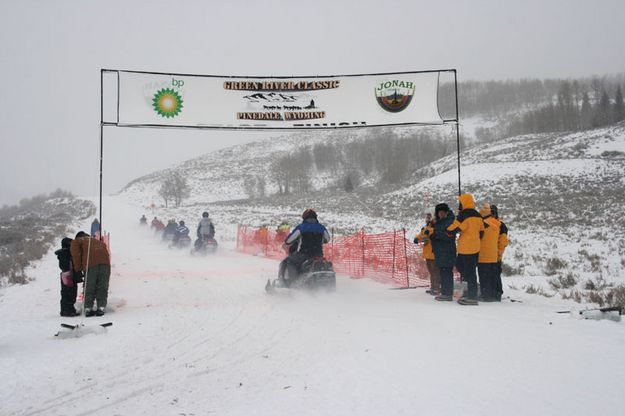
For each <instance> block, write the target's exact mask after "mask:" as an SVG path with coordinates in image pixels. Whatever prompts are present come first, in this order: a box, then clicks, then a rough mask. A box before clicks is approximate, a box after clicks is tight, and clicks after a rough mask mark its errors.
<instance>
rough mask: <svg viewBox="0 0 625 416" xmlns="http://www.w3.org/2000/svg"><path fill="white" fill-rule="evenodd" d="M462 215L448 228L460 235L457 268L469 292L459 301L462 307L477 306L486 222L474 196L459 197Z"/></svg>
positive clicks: (464, 195)
mask: <svg viewBox="0 0 625 416" xmlns="http://www.w3.org/2000/svg"><path fill="white" fill-rule="evenodd" d="M458 200H459V202H460V205H459V208H460V213H459V214H458V217H457V218H456V220H455V221H454V222H453V223H452V224H451V225H450V226H449V227H448V228H447V231H450V232H452V233H460V237H459V238H458V257H457V259H456V267H457V268H458V271H459V272H460V275H461V276H462V280H463V281H465V282H467V286H468V292H467V294H466V295H463V296H462V298H460V299H458V303H459V304H461V305H477V304H478V301H477V273H476V270H477V260H478V256H479V253H480V240H481V238H482V235H483V233H484V221H483V220H482V217H481V216H480V213H479V212H477V211H476V210H475V201H474V199H473V195H471V194H463V195H460V196H459V197H458Z"/></svg>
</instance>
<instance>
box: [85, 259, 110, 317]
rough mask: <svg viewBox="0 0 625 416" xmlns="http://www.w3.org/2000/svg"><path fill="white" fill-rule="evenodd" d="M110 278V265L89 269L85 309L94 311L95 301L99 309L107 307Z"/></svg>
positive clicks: (86, 280) (86, 281)
mask: <svg viewBox="0 0 625 416" xmlns="http://www.w3.org/2000/svg"><path fill="white" fill-rule="evenodd" d="M110 277H111V265H110V264H99V265H97V266H93V267H90V268H89V270H88V271H87V276H86V279H85V308H87V309H93V302H94V301H97V303H98V308H104V307H105V306H106V301H107V299H108V295H109V279H110Z"/></svg>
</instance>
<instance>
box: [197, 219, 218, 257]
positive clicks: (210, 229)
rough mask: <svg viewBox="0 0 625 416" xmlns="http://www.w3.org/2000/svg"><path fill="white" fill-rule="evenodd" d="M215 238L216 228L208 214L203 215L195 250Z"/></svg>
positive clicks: (198, 227)
mask: <svg viewBox="0 0 625 416" xmlns="http://www.w3.org/2000/svg"><path fill="white" fill-rule="evenodd" d="M214 238H215V226H214V225H213V222H212V221H211V220H210V218H209V217H208V212H206V211H204V212H203V213H202V219H201V220H200V222H199V224H198V225H197V241H196V242H195V248H200V247H202V246H203V245H204V244H206V242H207V241H209V240H212V239H214Z"/></svg>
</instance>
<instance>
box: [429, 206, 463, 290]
mask: <svg viewBox="0 0 625 416" xmlns="http://www.w3.org/2000/svg"><path fill="white" fill-rule="evenodd" d="M434 216H435V218H434V219H433V220H432V221H431V222H430V229H428V228H427V227H426V228H425V230H424V232H423V233H424V234H425V235H426V236H427V237H429V239H430V242H431V244H432V252H433V253H434V261H435V263H436V267H438V271H439V276H440V283H441V293H440V295H438V296H436V297H435V298H434V299H436V300H438V301H451V300H452V299H453V291H454V275H453V268H454V265H455V263H456V238H455V235H454V234H453V233H450V232H449V231H447V228H448V227H450V226H451V224H453V222H454V221H455V219H456V217H455V216H454V212H453V211H452V210H451V209H450V208H449V206H448V205H447V204H438V205H436V207H435V209H434Z"/></svg>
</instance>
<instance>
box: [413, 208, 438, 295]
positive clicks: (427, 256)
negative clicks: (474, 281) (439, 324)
mask: <svg viewBox="0 0 625 416" xmlns="http://www.w3.org/2000/svg"><path fill="white" fill-rule="evenodd" d="M433 232H434V228H433V227H432V214H431V213H429V212H428V213H427V214H426V215H425V227H423V228H421V232H419V234H417V236H416V237H415V239H414V243H415V244H418V243H420V242H423V251H422V253H421V256H422V257H423V259H424V260H425V265H426V267H427V269H428V273H429V274H430V289H429V290H426V291H425V292H426V293H429V294H430V295H433V296H437V295H438V294H440V293H441V277H440V271H439V270H438V267H437V266H436V262H435V261H434V251H433V250H432V242H431V241H430V237H429V236H430V235H431V234H432V233H433Z"/></svg>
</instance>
